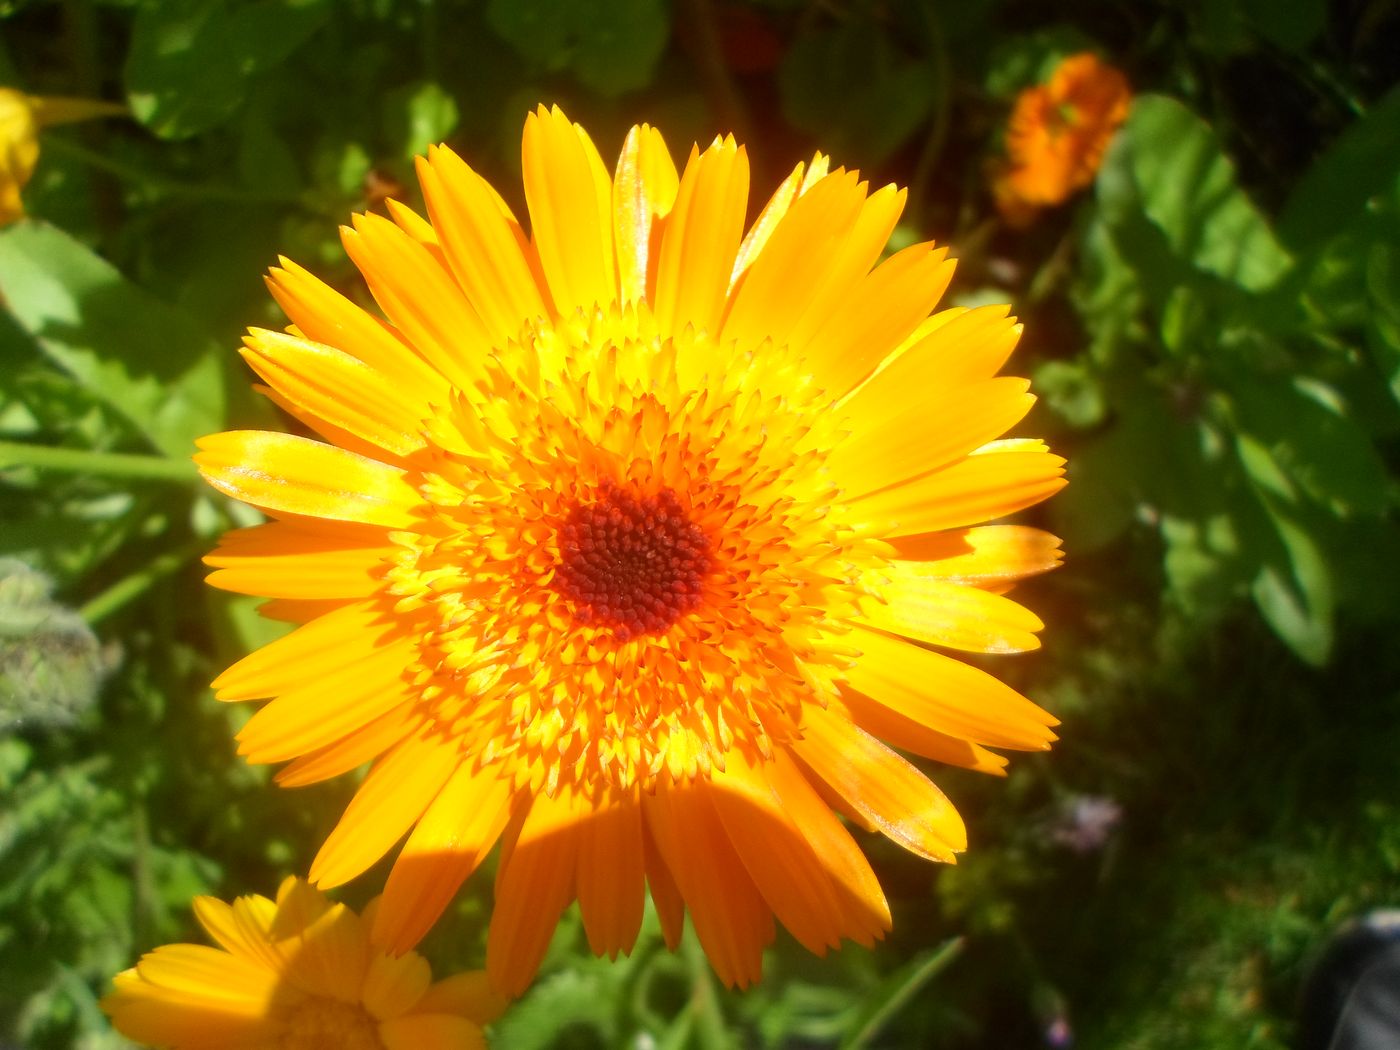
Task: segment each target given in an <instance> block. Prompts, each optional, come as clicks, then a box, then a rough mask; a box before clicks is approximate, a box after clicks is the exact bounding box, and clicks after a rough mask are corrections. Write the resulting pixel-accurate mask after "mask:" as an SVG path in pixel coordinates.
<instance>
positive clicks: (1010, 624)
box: [860, 561, 1045, 653]
mask: <svg viewBox="0 0 1400 1050" xmlns="http://www.w3.org/2000/svg"><path fill="white" fill-rule="evenodd" d="M929 568H930V565H929V563H927V562H911V561H892V562H888V563H886V565H884V566H882V567H881V570H880V573H879V576H880V577H881V578H880V579H873V578H872V579H869V580H868V584H869V587H870V589H871V590H872V591H873V592H874V596H873V597H871V598H867V599H865V600H864V601H863V602H862V604H861V616H860V619H861V620H863V621H864V622H865V623H868V624H870V625H871V626H873V627H878V628H880V629H881V630H884V631H890V632H893V633H895V634H902V635H904V636H906V637H908V638H917V639H918V640H919V641H921V642H929V643H931V644H933V645H943V646H947V647H949V648H952V649H963V650H966V651H968V652H975V653H1024V652H1029V651H1030V650H1032V649H1038V648H1040V639H1038V638H1037V637H1036V636H1035V633H1034V632H1036V631H1039V630H1041V629H1042V628H1043V627H1044V626H1045V625H1044V624H1043V623H1041V622H1040V618H1039V617H1037V616H1036V615H1035V614H1034V613H1032V612H1031V611H1030V610H1029V609H1026V608H1023V607H1022V606H1020V605H1017V604H1016V603H1015V602H1013V601H1012V600H1011V599H1009V598H1003V597H1001V596H999V595H996V594H992V593H990V592H988V591H984V590H980V589H978V588H976V587H969V586H966V585H965V584H960V583H950V582H948V581H947V580H945V579H942V578H940V576H939V575H938V574H937V573H936V572H930V571H929ZM873 575H874V574H872V576H873Z"/></svg>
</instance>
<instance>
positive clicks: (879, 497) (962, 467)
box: [849, 450, 1065, 536]
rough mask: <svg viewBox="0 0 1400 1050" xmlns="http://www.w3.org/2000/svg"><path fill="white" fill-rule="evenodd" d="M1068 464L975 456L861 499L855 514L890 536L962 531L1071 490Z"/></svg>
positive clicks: (1040, 454) (1025, 455) (1036, 456)
mask: <svg viewBox="0 0 1400 1050" xmlns="http://www.w3.org/2000/svg"><path fill="white" fill-rule="evenodd" d="M1064 472H1065V461H1064V460H1063V459H1062V458H1061V457H1059V456H1056V455H1052V454H1051V453H1049V452H1045V451H1041V450H1034V451H1020V450H1009V451H1005V452H989V453H987V454H984V455H971V456H968V457H967V458H966V459H963V460H960V461H958V462H956V463H954V464H952V465H951V466H949V467H946V468H944V469H943V470H939V471H936V472H935V473H932V474H926V475H923V476H921V477H918V478H916V479H914V480H912V481H910V482H908V483H906V484H902V485H895V486H892V487H889V488H884V489H881V490H879V491H878V492H874V493H871V494H869V495H864V496H859V497H857V498H855V499H853V500H852V501H851V503H850V505H849V506H850V511H851V513H852V515H853V516H854V517H855V518H856V520H857V521H860V522H862V523H863V524H864V527H865V528H866V529H868V530H869V531H871V532H875V533H877V534H879V533H883V534H884V535H887V536H909V535H915V534H917V533H921V532H935V531H937V530H939V529H952V528H959V527H961V526H964V525H972V524H975V523H978V522H983V521H987V520H989V519H991V518H999V517H1002V516H1003V515H1006V514H1013V513H1015V512H1016V511H1018V510H1024V509H1025V508H1026V507H1029V506H1031V505H1033V504H1036V503H1039V502H1040V501H1041V500H1043V499H1046V498H1047V497H1049V496H1052V495H1054V494H1055V493H1056V492H1058V491H1060V489H1062V488H1064V486H1065V479H1064V477H1063V475H1064Z"/></svg>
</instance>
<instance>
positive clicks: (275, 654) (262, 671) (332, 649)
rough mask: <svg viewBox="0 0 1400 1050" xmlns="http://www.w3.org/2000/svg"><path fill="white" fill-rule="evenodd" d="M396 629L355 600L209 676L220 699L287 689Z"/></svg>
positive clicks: (371, 607) (373, 608)
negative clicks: (213, 676) (225, 669)
mask: <svg viewBox="0 0 1400 1050" xmlns="http://www.w3.org/2000/svg"><path fill="white" fill-rule="evenodd" d="M397 632H398V625H397V624H395V623H394V622H393V621H392V620H389V619H387V618H385V617H384V615H383V614H382V613H381V611H380V610H379V608H378V606H377V605H375V604H374V603H372V602H356V603H354V604H353V605H346V606H343V607H342V608H339V609H336V610H334V611H332V612H330V613H327V614H326V615H325V616H322V617H319V618H318V619H315V620H312V621H311V622H310V623H307V624H305V625H303V626H302V627H299V628H297V629H296V630H295V631H293V632H292V633H291V634H288V635H284V636H283V637H281V638H278V639H277V640H276V641H275V642H269V643H268V644H267V645H264V646H263V647H262V648H261V649H257V650H255V651H254V652H252V653H249V654H248V655H247V656H245V657H244V658H243V659H242V660H239V661H238V662H237V663H236V664H234V665H233V666H232V667H230V668H229V669H228V670H227V671H225V672H224V673H223V674H221V675H219V677H218V678H216V679H214V695H215V696H216V698H218V699H219V700H258V699H261V698H263V697H268V696H276V695H278V694H279V693H285V692H289V691H290V690H292V689H295V688H297V687H298V686H300V685H303V684H305V683H306V682H308V681H312V682H314V681H315V680H317V679H318V678H321V677H324V676H325V675H327V674H329V673H331V672H332V671H334V670H335V669H336V668H337V667H341V666H343V665H344V664H345V662H346V654H347V653H349V652H354V651H370V650H372V649H373V648H374V647H376V646H379V645H381V644H383V643H384V642H386V641H388V640H389V639H390V638H392V637H394V636H395V635H396V634H397Z"/></svg>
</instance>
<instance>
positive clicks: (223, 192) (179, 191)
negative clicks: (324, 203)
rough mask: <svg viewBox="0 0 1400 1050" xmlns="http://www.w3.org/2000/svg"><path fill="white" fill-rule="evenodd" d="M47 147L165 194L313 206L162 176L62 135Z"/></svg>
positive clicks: (282, 196)
mask: <svg viewBox="0 0 1400 1050" xmlns="http://www.w3.org/2000/svg"><path fill="white" fill-rule="evenodd" d="M44 148H45V149H52V150H53V151H54V152H55V153H61V154H64V155H66V156H68V157H71V158H72V159H74V160H77V161H81V162H82V163H84V164H87V165H89V166H91V167H94V168H97V169H99V170H101V171H105V172H108V173H110V174H112V175H115V176H117V178H120V179H125V180H127V181H128V182H137V183H140V184H142V185H144V186H148V187H150V188H151V189H153V190H159V191H160V192H162V193H170V194H176V195H179V196H184V197H198V198H202V199H204V200H222V201H240V202H243V203H245V204H283V205H288V206H292V207H299V208H301V207H305V208H309V209H310V210H312V211H314V210H315V209H314V208H310V206H309V205H308V204H307V202H306V201H305V200H303V199H302V198H301V197H299V196H295V195H289V194H285V193H267V192H265V191H263V190H250V189H246V188H245V187H242V186H215V185H211V184H208V183H200V184H197V183H191V182H177V181H176V180H174V179H167V178H165V177H164V176H161V175H155V174H153V173H151V172H149V171H145V170H143V169H142V168H138V167H136V166H135V165H134V164H127V163H126V162H125V161H120V160H116V159H114V158H113V157H109V156H107V155H106V154H105V153H99V152H97V151H96V150H92V149H88V148H87V147H86V146H80V145H78V143H76V142H74V141H73V140H72V139H69V138H64V137H62V136H60V135H49V136H47V137H45V139H44Z"/></svg>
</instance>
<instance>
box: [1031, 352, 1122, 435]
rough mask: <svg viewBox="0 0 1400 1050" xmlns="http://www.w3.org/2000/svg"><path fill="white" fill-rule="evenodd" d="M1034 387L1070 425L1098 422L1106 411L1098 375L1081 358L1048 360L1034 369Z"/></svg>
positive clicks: (1093, 424)
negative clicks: (1079, 359) (1074, 359)
mask: <svg viewBox="0 0 1400 1050" xmlns="http://www.w3.org/2000/svg"><path fill="white" fill-rule="evenodd" d="M1032 387H1033V388H1034V389H1035V391H1036V392H1037V393H1038V394H1039V395H1040V396H1041V397H1042V398H1044V399H1045V403H1046V404H1047V405H1049V406H1050V410H1051V411H1052V412H1054V413H1055V414H1056V415H1058V416H1060V417H1061V418H1062V419H1064V420H1065V422H1067V423H1069V424H1070V425H1071V426H1075V427H1092V426H1095V425H1097V424H1098V423H1100V422H1102V420H1103V418H1104V415H1105V413H1106V412H1107V405H1106V404H1105V403H1104V397H1103V389H1102V387H1101V386H1100V384H1099V381H1098V377H1097V376H1096V375H1095V374H1094V373H1093V372H1091V371H1090V370H1089V369H1088V368H1087V367H1086V366H1085V365H1084V364H1083V363H1082V362H1078V361H1047V362H1046V363H1045V364H1043V365H1041V366H1040V367H1039V368H1037V369H1036V370H1035V378H1034V381H1033V383H1032Z"/></svg>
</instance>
